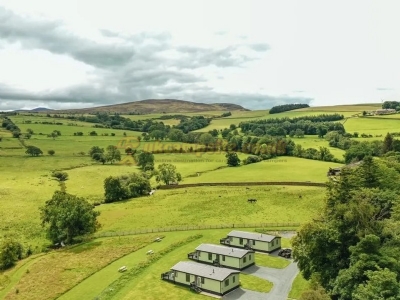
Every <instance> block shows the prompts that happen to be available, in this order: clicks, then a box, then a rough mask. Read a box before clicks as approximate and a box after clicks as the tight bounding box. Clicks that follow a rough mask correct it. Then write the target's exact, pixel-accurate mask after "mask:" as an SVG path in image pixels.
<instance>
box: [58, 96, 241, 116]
mask: <svg viewBox="0 0 400 300" xmlns="http://www.w3.org/2000/svg"><path fill="white" fill-rule="evenodd" d="M215 110H220V111H227V110H232V111H233V110H246V111H247V110H248V109H245V108H243V107H242V106H240V105H237V104H230V103H220V104H217V103H215V104H206V103H196V102H190V101H184V100H174V99H149V100H142V101H135V102H128V103H121V104H114V105H107V106H99V107H91V108H82V109H69V110H57V111H54V112H56V113H96V112H109V113H121V114H129V113H136V114H154V113H168V114H170V113H184V112H205V111H215Z"/></svg>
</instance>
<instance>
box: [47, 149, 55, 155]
mask: <svg viewBox="0 0 400 300" xmlns="http://www.w3.org/2000/svg"><path fill="white" fill-rule="evenodd" d="M55 153H56V151H54V150H49V151H47V154H49V155H51V156H53V155H54V154H55Z"/></svg>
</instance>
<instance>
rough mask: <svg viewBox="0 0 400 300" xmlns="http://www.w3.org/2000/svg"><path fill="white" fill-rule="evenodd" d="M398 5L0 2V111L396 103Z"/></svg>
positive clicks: (398, 85)
mask: <svg viewBox="0 0 400 300" xmlns="http://www.w3.org/2000/svg"><path fill="white" fill-rule="evenodd" d="M399 11H400V1H398V0H394V1H388V0H383V1H378V0H376V1H367V0H361V1H356V0H352V1H338V0H335V1H321V0H316V1H305V0H303V1H267V0H262V1H251V0H245V1H239V0H237V1H236V0H230V1H223V0H218V1H217V0H212V1H208V0H200V1H197V0H190V1H188V0H182V1H178V0H168V1H165V0H159V1H152V0H146V1H143V0H140V1H134V0H126V1H125V0H112V1H109V0H104V1H100V0H93V1H92V0H84V1H83V0H79V1H74V0H65V1H64V0H47V1H45V0H35V1H32V0H25V1H24V0H0V110H9V109H20V108H34V107H38V106H44V107H49V108H54V109H57V108H80V107H91V106H99V105H108V104H113V103H123V102H130V101H137V100H143V99H162V98H168V99H181V100H190V101H195V102H204V103H218V102H229V103H237V104H240V105H242V106H244V107H246V108H249V109H265V108H270V107H271V106H274V105H277V104H285V103H299V102H300V103H309V104H310V105H313V106H317V105H333V104H353V103H378V102H381V101H382V100H399V95H400V38H399V32H398V30H399V28H400V18H399V17H398V12H399Z"/></svg>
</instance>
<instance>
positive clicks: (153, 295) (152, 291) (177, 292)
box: [65, 229, 272, 300]
mask: <svg viewBox="0 0 400 300" xmlns="http://www.w3.org/2000/svg"><path fill="white" fill-rule="evenodd" d="M229 231H230V230H229V229H227V230H207V231H205V230H203V231H191V232H175V233H166V234H165V236H166V238H165V241H167V239H169V238H173V239H174V240H176V241H177V240H182V239H183V238H185V237H188V236H190V235H194V234H202V235H203V237H202V238H201V239H199V240H196V241H193V242H191V243H189V244H187V245H184V246H182V247H179V248H177V249H176V250H174V251H172V252H170V253H168V254H166V255H165V256H164V257H163V258H162V259H161V260H159V261H157V262H156V263H154V264H152V265H151V266H150V267H149V268H146V269H145V270H144V271H143V272H142V273H141V274H140V275H139V276H137V277H135V278H133V279H132V280H131V281H130V282H128V284H126V285H124V286H123V288H122V289H121V290H120V291H119V293H117V294H116V295H115V297H114V298H115V299H143V300H153V299H160V300H161V299H165V297H166V295H168V298H169V299H174V300H175V299H176V300H186V299H189V300H197V299H212V298H207V297H206V296H203V295H197V294H195V293H193V292H192V291H190V289H189V287H182V286H178V285H174V284H173V283H170V282H166V281H162V280H160V275H161V273H164V272H167V271H168V270H170V268H171V267H172V266H173V265H175V264H176V263H178V262H179V261H187V254H188V253H190V252H192V251H193V250H194V249H195V248H196V247H197V246H198V245H200V244H201V243H211V244H218V243H219V239H220V238H222V237H225V236H226V234H227V233H228V232H229ZM248 231H251V230H248ZM144 250H145V249H143V251H144ZM240 276H241V275H240ZM240 280H241V281H243V282H242V283H243V284H244V285H245V286H246V287H247V288H253V289H257V290H263V291H264V292H267V291H269V289H270V288H271V287H272V284H271V283H270V282H269V281H266V280H262V279H259V278H253V277H250V278H244V277H243V279H242V278H240ZM254 283H256V284H254ZM104 288H106V287H104ZM89 295H90V296H91V298H92V296H96V295H92V293H90V294H89ZM97 295H98V294H97ZM65 299H67V298H65Z"/></svg>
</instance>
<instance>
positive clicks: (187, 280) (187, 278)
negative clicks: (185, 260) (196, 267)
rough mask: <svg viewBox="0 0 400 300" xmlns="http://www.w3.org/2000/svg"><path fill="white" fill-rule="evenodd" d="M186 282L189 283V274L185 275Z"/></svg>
mask: <svg viewBox="0 0 400 300" xmlns="http://www.w3.org/2000/svg"><path fill="white" fill-rule="evenodd" d="M186 282H190V274H186Z"/></svg>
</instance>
